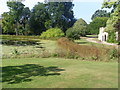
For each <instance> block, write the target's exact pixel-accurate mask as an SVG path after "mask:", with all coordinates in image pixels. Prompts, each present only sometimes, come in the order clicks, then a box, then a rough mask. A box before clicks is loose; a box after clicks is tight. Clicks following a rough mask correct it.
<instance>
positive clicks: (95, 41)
mask: <svg viewBox="0 0 120 90" xmlns="http://www.w3.org/2000/svg"><path fill="white" fill-rule="evenodd" d="M85 39H86V40H87V41H89V42H93V43H99V44H106V45H113V46H118V45H117V44H114V43H107V42H105V41H99V40H94V39H95V38H85Z"/></svg>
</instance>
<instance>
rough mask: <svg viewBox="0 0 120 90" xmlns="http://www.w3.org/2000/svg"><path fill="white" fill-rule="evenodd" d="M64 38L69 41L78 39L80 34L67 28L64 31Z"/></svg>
mask: <svg viewBox="0 0 120 90" xmlns="http://www.w3.org/2000/svg"><path fill="white" fill-rule="evenodd" d="M66 37H67V38H71V39H80V32H79V31H77V30H75V29H73V28H69V29H68V30H67V31H66Z"/></svg>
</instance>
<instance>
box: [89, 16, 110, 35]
mask: <svg viewBox="0 0 120 90" xmlns="http://www.w3.org/2000/svg"><path fill="white" fill-rule="evenodd" d="M107 20H108V17H96V18H95V19H93V21H92V22H90V24H89V25H88V30H89V34H98V33H99V28H100V27H105V26H106V22H107Z"/></svg>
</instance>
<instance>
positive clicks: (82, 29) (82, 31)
mask: <svg viewBox="0 0 120 90" xmlns="http://www.w3.org/2000/svg"><path fill="white" fill-rule="evenodd" d="M86 34H87V23H86V22H85V21H84V20H83V19H82V18H80V19H79V20H77V21H76V22H75V23H74V25H73V27H72V28H69V29H68V30H67V31H66V36H67V37H68V38H72V39H79V38H80V36H85V35H86Z"/></svg>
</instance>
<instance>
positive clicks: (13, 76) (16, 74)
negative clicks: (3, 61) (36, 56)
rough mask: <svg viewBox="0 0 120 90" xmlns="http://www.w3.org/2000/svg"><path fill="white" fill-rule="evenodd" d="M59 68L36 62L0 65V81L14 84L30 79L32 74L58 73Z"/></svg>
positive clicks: (46, 74) (47, 74)
mask: <svg viewBox="0 0 120 90" xmlns="http://www.w3.org/2000/svg"><path fill="white" fill-rule="evenodd" d="M60 71H64V69H60V68H58V67H56V66H51V67H44V66H40V65H37V64H25V65H20V66H6V67H2V82H7V83H8V84H15V83H21V82H29V81H32V79H31V78H30V77H33V76H54V75H60V73H59V72H60Z"/></svg>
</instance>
